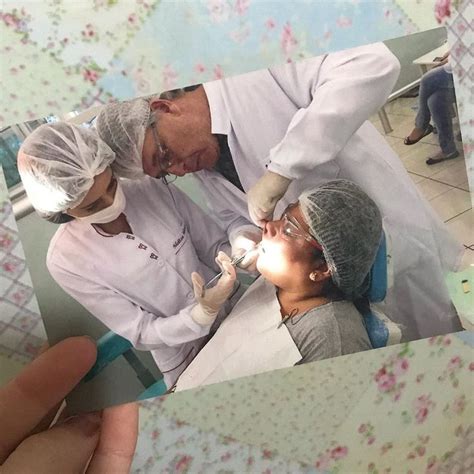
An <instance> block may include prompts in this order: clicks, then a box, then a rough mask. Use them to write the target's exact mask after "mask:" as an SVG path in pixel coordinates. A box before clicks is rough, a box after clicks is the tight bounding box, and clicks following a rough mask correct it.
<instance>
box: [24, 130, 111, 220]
mask: <svg viewBox="0 0 474 474" xmlns="http://www.w3.org/2000/svg"><path fill="white" fill-rule="evenodd" d="M114 158H115V155H114V153H113V151H112V150H111V149H110V148H109V147H108V146H107V144H105V143H104V142H103V141H102V140H100V138H99V137H98V135H97V133H96V132H95V131H94V130H91V129H86V128H84V127H80V126H77V125H71V124H68V123H65V122H57V123H52V124H44V125H41V126H40V127H38V128H37V129H36V130H35V131H34V132H33V133H31V134H30V135H29V136H28V137H27V138H26V140H25V141H24V142H23V144H22V145H21V147H20V150H19V152H18V171H19V172H20V176H21V180H22V182H23V185H24V187H25V190H26V193H27V195H28V197H29V199H30V201H31V204H32V205H33V207H34V208H35V209H36V210H37V211H38V212H39V213H40V214H41V215H42V216H43V217H45V218H47V219H50V220H53V221H54V220H55V215H58V214H61V213H62V211H65V210H66V209H68V208H72V207H75V206H76V205H78V204H79V203H80V202H81V201H82V200H83V199H84V197H85V196H86V194H87V192H88V191H89V189H90V188H91V187H92V185H93V184H94V177H95V176H97V175H98V174H100V173H102V172H103V171H104V170H105V169H106V168H107V166H109V165H110V164H111V163H112V161H113V160H114Z"/></svg>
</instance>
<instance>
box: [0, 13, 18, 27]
mask: <svg viewBox="0 0 474 474" xmlns="http://www.w3.org/2000/svg"><path fill="white" fill-rule="evenodd" d="M1 18H2V19H3V21H4V23H5V25H7V26H15V27H16V26H17V25H18V21H19V20H18V18H16V17H14V16H13V15H12V14H11V13H4V14H3V15H1Z"/></svg>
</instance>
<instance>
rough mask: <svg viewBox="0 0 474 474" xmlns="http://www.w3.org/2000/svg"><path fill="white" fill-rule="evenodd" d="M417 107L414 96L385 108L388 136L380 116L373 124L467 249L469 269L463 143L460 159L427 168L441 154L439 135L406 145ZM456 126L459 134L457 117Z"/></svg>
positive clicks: (473, 243)
mask: <svg viewBox="0 0 474 474" xmlns="http://www.w3.org/2000/svg"><path fill="white" fill-rule="evenodd" d="M416 105H417V98H416V97H415V98H399V99H397V100H394V101H393V102H391V103H390V104H388V105H387V106H386V108H385V110H386V112H387V114H388V118H389V121H390V124H391V126H392V128H393V131H392V132H390V133H389V134H388V135H385V133H384V131H383V128H382V124H381V123H380V120H379V118H378V116H377V115H375V116H374V117H372V123H373V124H374V125H375V126H376V127H377V129H378V130H379V131H380V132H381V133H382V134H383V135H384V136H385V138H386V139H387V141H388V143H389V144H390V146H391V147H392V148H393V149H394V150H395V152H396V153H397V154H398V156H399V157H400V159H401V160H402V162H403V164H404V165H405V168H406V169H407V171H408V172H409V174H410V177H411V178H412V179H413V181H414V182H415V184H416V186H417V187H418V189H419V190H420V192H421V193H422V194H423V195H424V196H425V197H426V199H428V200H429V202H430V204H431V205H432V206H433V208H434V210H435V211H436V212H437V213H438V214H439V216H440V217H441V218H442V219H443V221H444V222H446V224H447V226H448V228H449V230H450V231H451V232H452V234H453V235H454V236H455V237H456V238H457V239H458V240H459V241H460V242H462V243H463V244H464V246H465V248H466V250H465V253H464V259H463V263H462V268H466V267H468V266H469V265H470V264H474V211H473V209H472V201H471V195H470V192H469V184H468V179H467V172H466V163H465V160H464V155H463V154H462V144H461V142H456V144H457V145H458V150H459V151H460V152H461V156H459V157H458V158H456V159H454V160H448V161H444V162H442V163H438V164H436V165H431V166H429V165H427V164H426V163H425V161H426V159H427V158H428V157H429V156H432V155H434V154H435V153H437V152H438V151H439V147H438V137H437V135H435V134H433V133H432V134H431V135H428V136H427V137H424V138H423V139H422V140H421V141H420V142H418V143H417V144H415V145H411V146H407V145H404V143H403V140H404V138H405V137H406V136H407V135H408V134H409V133H410V132H411V130H412V128H413V126H414V119H415V115H416V110H414V108H415V107H416ZM453 124H454V132H455V134H456V133H457V132H458V131H459V127H458V123H457V119H456V118H455V119H454V120H453Z"/></svg>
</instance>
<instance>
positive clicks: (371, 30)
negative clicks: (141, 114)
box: [0, 0, 437, 127]
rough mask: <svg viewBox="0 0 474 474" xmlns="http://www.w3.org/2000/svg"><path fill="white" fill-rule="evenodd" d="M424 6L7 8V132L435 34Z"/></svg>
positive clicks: (16, 4) (3, 36)
mask: <svg viewBox="0 0 474 474" xmlns="http://www.w3.org/2000/svg"><path fill="white" fill-rule="evenodd" d="M421 3H422V4H423V8H424V9H425V11H426V10H427V9H428V10H432V9H433V8H434V7H433V5H434V0H428V1H426V0H425V1H423V2H420V1H419V0H398V1H386V0H379V1H377V2H373V1H370V0H345V1H338V2H334V1H332V0H296V1H290V2H284V1H279V0H276V1H275V0H274V1H264V2H263V1H257V0H196V1H172V2H170V1H160V0H136V1H133V0H82V1H75V0H69V1H68V0H36V1H31V0H3V2H2V9H1V12H0V51H1V54H2V74H1V79H0V85H1V87H2V90H4V91H8V92H7V93H4V94H2V97H1V99H0V100H1V102H0V104H1V107H0V110H1V113H0V127H3V126H5V125H8V124H11V123H18V122H22V121H25V120H27V119H32V118H36V117H43V116H46V115H49V114H53V115H59V116H61V115H63V114H64V113H67V112H70V111H72V110H84V109H86V108H88V107H91V106H92V105H95V104H102V103H105V102H108V101H110V100H115V99H126V98H130V97H134V96H139V95H146V94H150V93H155V92H157V91H160V90H164V89H165V90H166V89H170V88H173V87H176V86H184V85H190V84H195V83H197V82H204V81H209V80H212V79H219V78H221V77H223V76H224V75H227V76H229V75H235V74H238V73H243V72H246V71H250V70H255V69H260V68H263V67H266V66H268V65H270V64H276V63H282V62H285V61H291V60H298V59H301V58H304V57H309V56H315V55H317V54H322V53H324V52H327V51H336V50H339V49H343V48H348V47H351V46H355V45H357V44H366V43H371V42H374V41H378V40H382V39H387V38H393V37H397V36H402V35H405V34H409V33H414V32H416V31H419V30H420V29H426V28H430V27H431V28H432V27H435V26H437V25H436V21H435V18H434V15H433V14H430V15H423V14H421V12H420V8H421V7H420V4H421ZM430 13H431V12H430ZM410 14H411V17H410ZM413 18H415V19H413ZM416 18H420V19H422V20H421V21H420V22H419V23H420V25H421V27H420V25H419V24H418V23H417V20H416ZM18 84H21V89H19V88H18Z"/></svg>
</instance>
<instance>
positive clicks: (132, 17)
mask: <svg viewBox="0 0 474 474" xmlns="http://www.w3.org/2000/svg"><path fill="white" fill-rule="evenodd" d="M127 19H128V22H129V23H130V25H135V24H136V23H137V20H138V17H137V15H136V14H135V13H130V15H128V18H127Z"/></svg>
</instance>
